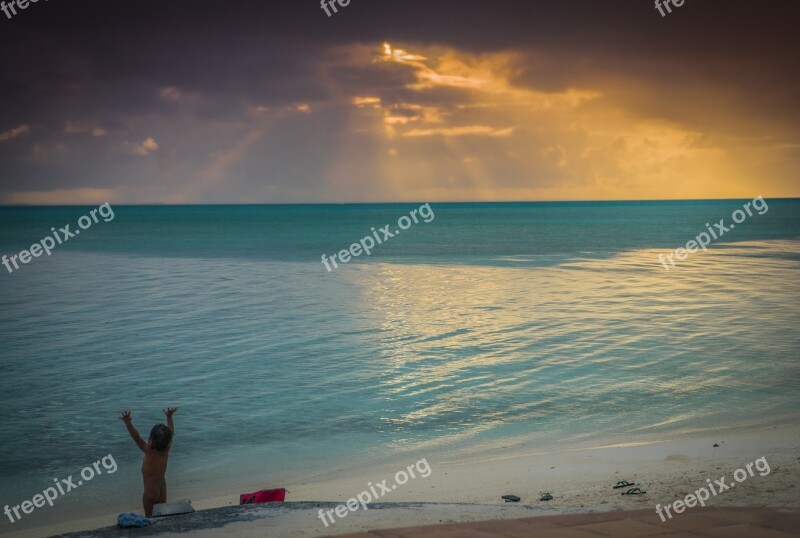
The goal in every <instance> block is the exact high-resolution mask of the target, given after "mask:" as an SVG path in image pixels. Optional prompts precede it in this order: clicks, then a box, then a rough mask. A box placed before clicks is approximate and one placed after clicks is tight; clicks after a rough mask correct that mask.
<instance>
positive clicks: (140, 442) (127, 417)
mask: <svg viewBox="0 0 800 538" xmlns="http://www.w3.org/2000/svg"><path fill="white" fill-rule="evenodd" d="M119 419H120V420H121V421H122V422H124V423H125V427H126V428H128V433H129V434H131V437H132V438H133V441H134V442H135V443H136V446H138V447H139V449H140V450H141V451H142V452H147V449H148V448H149V447H148V446H147V443H145V442H144V439H142V436H141V435H139V432H137V431H136V428H134V427H133V422H132V421H131V412H130V411H127V410H125V411H123V412H122V415H120V417H119Z"/></svg>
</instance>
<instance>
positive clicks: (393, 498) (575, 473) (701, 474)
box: [13, 425, 800, 538]
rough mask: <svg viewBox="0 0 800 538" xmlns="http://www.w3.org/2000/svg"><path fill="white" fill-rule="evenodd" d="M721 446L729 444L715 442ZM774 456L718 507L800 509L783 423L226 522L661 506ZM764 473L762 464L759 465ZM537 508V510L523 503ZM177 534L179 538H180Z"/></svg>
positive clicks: (402, 519)
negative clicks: (331, 513)
mask: <svg viewBox="0 0 800 538" xmlns="http://www.w3.org/2000/svg"><path fill="white" fill-rule="evenodd" d="M714 443H719V444H720V446H719V447H717V448H715V447H713V444H714ZM761 457H765V458H766V460H767V462H768V463H769V467H770V472H769V474H767V475H765V476H760V473H758V472H757V471H756V474H755V475H754V476H752V477H748V478H747V479H746V480H744V481H743V482H741V483H737V484H736V485H735V486H734V487H733V488H731V489H730V490H728V491H725V492H722V493H720V494H719V495H717V496H712V498H711V499H710V500H709V501H708V503H707V505H709V506H745V505H746V506H776V507H798V506H800V489H799V488H798V483H799V482H800V426H798V425H789V426H781V427H773V428H770V429H767V430H760V431H743V432H739V433H735V434H725V435H724V436H720V437H714V438H710V437H705V436H700V437H696V438H690V439H680V440H673V441H665V442H659V443H654V444H647V445H637V446H611V447H601V448H581V449H565V448H564V447H559V449H558V450H553V451H551V452H538V453H527V452H525V447H519V446H517V447H512V448H507V449H498V450H495V451H493V452H492V453H490V454H482V455H479V456H464V457H459V458H457V459H447V458H443V457H441V456H435V455H432V456H431V457H428V458H427V461H428V463H429V464H430V466H431V469H432V473H431V475H430V476H429V477H428V478H421V477H418V478H416V479H413V480H410V481H409V482H408V483H407V484H406V485H404V486H401V487H398V488H397V489H396V490H394V491H391V492H389V493H387V494H385V495H384V496H383V497H382V498H381V499H380V500H379V501H378V502H381V503H393V502H422V503H426V502H428V503H475V504H477V505H480V506H473V505H437V506H431V505H427V506H425V507H424V508H419V507H418V508H409V507H404V508H397V509H388V510H387V509H380V510H368V511H366V512H365V511H363V510H358V511H356V512H352V513H349V514H348V515H347V516H346V517H345V518H343V519H341V520H340V521H337V522H336V523H335V524H334V525H332V526H331V527H328V528H326V527H325V526H324V525H323V524H322V522H321V521H320V520H319V519H317V514H316V512H314V511H312V510H302V511H290V510H287V511H286V512H285V513H282V514H281V515H279V516H278V517H270V518H269V519H260V520H257V521H246V522H240V523H233V524H230V525H228V526H226V527H225V530H224V533H225V534H226V535H227V536H230V537H250V536H253V537H255V536H263V535H264V533H265V531H267V530H268V529H273V530H277V529H279V530H280V532H279V534H280V535H281V536H287V537H291V536H303V537H311V536H320V535H323V534H337V533H346V532H356V531H361V530H369V529H375V528H390V527H398V526H411V525H421V524H430V523H439V522H444V523H449V522H456V521H469V520H481V519H501V518H514V517H530V516H534V515H538V514H539V513H541V512H546V513H548V514H552V513H563V512H573V511H576V510H577V511H606V510H625V509H643V508H647V509H653V510H654V512H653V517H654V518H657V517H658V516H656V514H655V504H656V503H661V504H662V505H663V504H669V503H672V502H673V501H675V500H677V499H682V498H683V497H685V496H686V494H688V493H691V492H693V491H695V490H697V489H698V488H700V487H703V486H705V485H706V479H707V478H708V479H711V480H712V481H713V480H717V479H719V478H721V477H722V476H725V482H726V483H731V482H734V480H733V472H734V471H735V470H736V469H738V468H740V467H744V466H745V465H746V464H748V463H750V462H753V461H754V460H756V459H758V458H761ZM415 461H416V460H415V459H410V460H409V461H398V462H397V463H396V464H394V465H390V466H384V467H382V468H371V469H363V470H362V471H359V472H357V473H353V472H347V473H346V474H345V473H343V472H342V473H332V474H331V475H330V476H328V477H324V478H319V479H316V480H312V481H309V482H306V483H299V484H287V486H286V487H287V488H288V489H289V490H290V491H291V494H290V495H288V496H287V501H332V502H337V503H344V502H346V501H347V499H348V498H351V497H354V496H355V495H357V494H358V493H359V492H361V491H364V490H366V489H367V484H368V482H372V483H373V484H374V483H376V482H380V481H381V480H383V479H384V478H386V479H388V481H387V485H391V484H392V483H393V482H394V475H395V473H396V472H397V471H399V470H401V469H405V468H406V466H407V465H410V464H413V463H414V462H415ZM754 470H755V469H754ZM622 479H626V480H628V481H630V482H635V483H636V485H637V486H640V487H641V488H642V489H643V490H645V491H646V492H647V495H644V496H639V497H631V496H622V495H620V491H624V490H614V489H612V488H611V487H610V486H611V485H612V484H614V483H615V482H616V481H617V480H622ZM540 491H549V492H551V493H552V494H553V496H554V499H553V500H552V501H549V502H546V503H545V502H540V501H538V498H539V492H540ZM504 494H514V495H517V496H519V497H521V498H522V501H521V502H520V503H518V504H507V503H504V502H503V501H502V500H501V499H500V496H501V495H504ZM237 503H238V498H237V497H235V496H226V497H217V498H213V499H211V498H210V499H206V500H204V501H195V503H194V504H195V507H196V508H198V509H203V508H211V507H220V506H228V505H232V504H237ZM523 505H530V506H534V507H536V509H535V510H531V508H529V507H526V506H523ZM114 522H115V515H109V516H106V517H105V518H104V519H102V521H101V520H100V519H95V520H92V521H82V522H78V523H74V524H70V525H63V526H59V527H51V528H47V529H43V528H40V529H38V530H32V531H30V532H24V533H18V534H16V535H13V536H19V537H20V538H22V537H25V538H28V537H34V536H47V535H52V534H55V533H58V532H66V531H71V530H78V529H87V528H97V527H99V526H104V525H109V524H113V523H114ZM220 533H221V531H220V529H209V530H207V531H202V532H195V533H192V535H196V536H206V535H207V536H209V537H210V536H218V535H219V534H220ZM176 536H177V535H176Z"/></svg>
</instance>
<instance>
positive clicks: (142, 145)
mask: <svg viewBox="0 0 800 538" xmlns="http://www.w3.org/2000/svg"><path fill="white" fill-rule="evenodd" d="M122 147H123V149H124V150H125V151H126V152H127V153H130V154H132V155H139V156H140V157H144V156H147V155H150V154H151V153H153V152H154V151H156V150H158V143H157V142H156V141H155V140H154V139H153V138H152V137H147V138H145V139H144V140H142V141H141V142H125V143H124V144H123V145H122Z"/></svg>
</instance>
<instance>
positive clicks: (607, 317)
mask: <svg viewBox="0 0 800 538" xmlns="http://www.w3.org/2000/svg"><path fill="white" fill-rule="evenodd" d="M741 205H742V202H739V201H727V202H683V203H679V202H661V203H656V202H650V203H644V204H643V203H639V204H625V203H608V204H602V203H592V204H583V205H581V204H551V205H548V204H507V205H504V204H473V205H470V204H447V205H436V204H433V205H432V207H433V210H434V211H435V215H436V217H435V220H433V221H432V222H430V223H427V224H425V223H422V222H420V223H419V224H417V225H414V226H413V227H412V228H410V229H409V230H408V231H404V232H403V234H402V235H400V236H399V237H396V238H394V239H392V240H391V241H390V242H389V243H386V244H384V245H381V246H380V247H378V248H376V250H375V252H373V254H372V256H371V257H369V258H363V257H362V258H360V259H358V260H357V263H350V264H347V265H344V266H342V267H340V268H339V269H337V270H336V271H334V272H331V273H328V272H327V271H326V270H325V268H324V266H323V265H322V264H321V263H320V261H319V260H320V255H321V254H322V253H323V252H326V253H328V254H330V253H333V252H336V251H338V250H340V249H342V248H345V247H347V246H348V245H349V244H350V243H352V242H354V241H357V240H358V239H360V238H361V237H362V236H364V235H366V234H368V233H370V227H371V226H380V225H383V224H384V223H387V222H391V220H396V219H397V217H398V216H400V215H402V214H404V213H407V212H408V211H409V210H410V209H411V208H414V207H417V206H415V205H386V206H343V207H336V206H299V207H297V206H295V207H292V206H281V207H256V206H254V207H244V208H238V207H222V208H220V207H210V208H202V207H195V208H172V207H164V208H161V207H155V208H137V207H130V208H128V207H118V208H115V212H116V216H115V219H114V220H113V221H111V222H109V223H102V224H98V225H95V227H93V228H91V229H90V230H86V231H85V232H84V233H83V234H82V235H81V236H80V237H79V238H75V239H74V240H71V241H70V242H69V243H68V244H66V245H62V246H61V247H59V248H58V249H56V250H55V251H54V253H53V255H52V256H51V257H49V258H38V259H35V260H34V261H33V262H31V263H30V264H28V265H26V266H23V267H22V268H21V269H20V270H19V271H17V272H15V273H13V274H4V275H2V278H1V279H0V286H2V288H0V289H1V290H2V299H0V306H1V308H0V338H1V339H2V340H1V341H2V343H3V346H2V361H0V403H1V404H2V409H3V414H2V420H0V434H2V439H3V447H2V451H1V452H0V465H2V469H3V470H4V473H3V476H2V479H0V480H1V481H2V482H1V483H0V494H1V495H2V497H0V504H2V505H5V504H11V505H12V506H13V505H15V504H18V503H19V502H21V501H22V500H25V499H30V498H32V497H33V495H35V494H36V493H39V492H41V491H42V490H43V489H44V488H46V487H49V486H50V485H51V483H52V479H53V478H54V477H59V478H65V477H66V476H68V475H70V474H74V475H77V473H78V472H79V471H80V469H81V468H82V467H84V466H85V465H87V464H91V462H93V461H95V460H97V459H99V458H101V457H102V456H105V455H107V454H109V453H110V454H113V456H114V458H115V460H116V462H117V463H118V465H119V471H118V472H116V473H114V474H112V475H108V474H105V475H103V476H100V477H96V478H95V479H94V480H92V481H91V483H87V484H85V485H83V486H81V487H80V488H78V489H77V490H74V491H73V492H70V493H69V494H68V495H66V496H65V497H64V498H63V499H59V500H58V501H57V503H56V507H55V508H49V507H46V508H39V509H37V510H36V511H35V512H34V513H33V514H31V515H28V516H25V518H24V519H23V521H21V522H19V523H16V524H14V527H13V529H12V526H11V524H10V523H8V521H6V522H5V523H4V525H3V526H0V531H2V532H9V531H10V530H16V529H18V528H21V527H22V526H23V525H29V524H32V523H34V522H35V523H42V522H44V521H47V520H54V519H63V518H75V519H79V518H81V517H88V516H91V515H93V514H96V513H103V512H104V511H109V510H111V509H116V508H117V506H119V505H120V504H121V503H122V504H125V503H127V505H129V506H128V509H130V510H135V509H137V508H138V505H139V499H140V495H141V489H140V482H139V481H140V479H139V477H138V468H139V465H140V455H139V454H138V451H137V449H136V447H135V446H134V444H133V443H132V442H131V440H130V439H129V438H128V437H127V434H126V432H125V429H124V427H123V425H122V423H121V422H119V421H118V420H116V416H117V415H118V413H119V410H120V409H122V408H131V409H132V410H133V415H134V424H136V425H137V427H138V428H139V431H140V432H141V433H142V434H143V435H145V436H146V434H147V432H148V431H149V428H150V427H151V426H152V425H153V424H154V423H156V422H157V421H161V420H163V417H162V415H161V414H160V409H161V408H163V407H166V406H168V405H176V406H179V407H180V411H179V412H178V414H176V416H175V420H176V440H175V445H174V450H173V455H172V458H171V463H170V466H171V467H170V471H169V475H168V477H169V483H170V491H171V492H185V491H193V490H194V491H197V490H208V489H212V490H213V489H215V488H217V487H219V488H224V487H238V486H235V485H241V489H242V491H244V490H247V489H252V488H253V487H255V488H258V487H266V486H280V485H285V484H287V483H291V482H292V481H297V480H298V477H299V476H308V475H310V474H313V473H315V472H322V471H325V470H328V469H333V468H336V469H340V468H348V467H350V468H352V467H355V466H361V465H366V464H368V463H372V462H379V461H384V460H391V459H393V458H399V457H401V456H400V454H401V453H403V455H402V458H403V461H405V460H409V461H413V460H412V459H411V458H421V457H426V456H429V455H431V454H434V453H437V452H443V451H447V452H450V453H452V452H459V451H474V450H478V449H481V448H491V447H495V446H499V445H504V444H508V443H512V442H529V443H531V444H534V445H540V446H548V445H550V446H552V445H555V446H561V445H562V444H565V443H569V444H600V443H603V442H607V441H608V440H613V442H637V441H645V440H651V439H658V438H662V437H666V436H669V437H675V436H680V435H686V434H689V433H692V432H696V431H701V430H706V429H712V428H717V427H721V426H736V425H744V424H767V423H772V422H775V421H777V420H780V419H785V418H787V417H793V416H797V415H798V412H800V404H798V403H797V402H798V398H797V396H798V393H800V390H799V389H800V361H798V355H799V354H798V351H800V337H798V331H797V327H798V326H799V325H800V323H798V322H800V286H799V285H798V283H799V282H800V279H798V276H800V240H799V239H798V236H800V225H799V224H798V223H799V222H800V221H799V219H800V212H798V209H800V203H799V202H798V201H771V202H770V206H769V207H770V209H769V212H768V213H767V214H765V215H763V216H754V217H752V218H751V219H750V220H748V221H746V222H745V223H742V224H741V225H740V226H739V227H737V228H736V230H735V232H731V233H730V236H729V238H728V240H727V241H719V242H718V243H715V244H714V245H713V246H712V248H711V249H710V250H709V251H708V252H705V253H702V252H699V253H695V254H692V255H691V256H690V257H689V259H687V260H685V261H682V262H680V263H679V265H678V267H676V268H674V269H672V270H670V271H665V270H664V268H663V267H662V266H661V265H660V264H659V263H658V259H657V257H658V254H659V253H661V252H666V250H667V249H674V248H676V247H679V246H681V245H682V244H685V242H686V241H687V240H689V239H691V238H692V237H694V236H695V235H696V234H697V233H699V232H700V231H703V229H704V228H705V227H704V223H705V222H709V221H716V220H719V218H723V217H726V218H727V216H728V215H730V212H731V210H732V209H736V208H737V207H741ZM83 213H85V209H83V208H48V209H42V208H36V209H17V208H15V209H2V210H0V222H2V223H3V224H5V225H4V226H2V227H0V229H2V230H3V232H2V234H0V247H2V250H3V252H5V253H9V254H10V253H13V252H16V251H18V250H19V249H21V248H24V246H25V245H26V244H27V245H29V244H30V243H31V242H33V241H35V240H37V239H38V238H39V237H42V236H43V235H44V234H45V233H46V232H47V230H48V229H49V227H50V226H55V225H59V226H60V225H63V224H64V223H67V222H73V221H75V220H77V217H78V216H80V215H81V214H83ZM19 245H22V246H19ZM0 269H2V268H0ZM176 494H177V493H176Z"/></svg>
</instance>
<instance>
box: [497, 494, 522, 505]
mask: <svg viewBox="0 0 800 538" xmlns="http://www.w3.org/2000/svg"><path fill="white" fill-rule="evenodd" d="M500 498H501V499H503V500H505V501H506V502H507V503H518V502H519V500H520V499H519V497H517V496H516V495H503V496H502V497H500Z"/></svg>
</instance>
